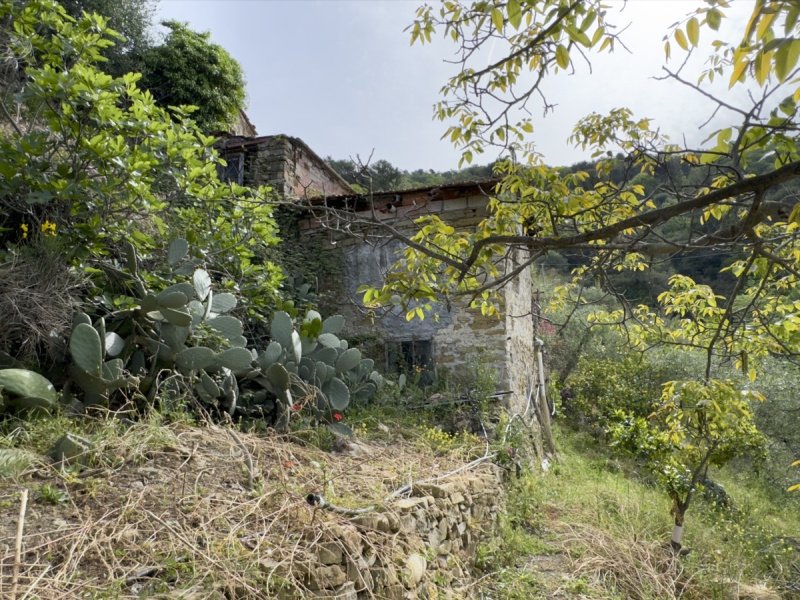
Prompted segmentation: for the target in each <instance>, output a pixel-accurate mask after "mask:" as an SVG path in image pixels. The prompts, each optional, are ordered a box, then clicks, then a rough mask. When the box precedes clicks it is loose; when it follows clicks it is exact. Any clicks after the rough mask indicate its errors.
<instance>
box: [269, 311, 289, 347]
mask: <svg viewBox="0 0 800 600" xmlns="http://www.w3.org/2000/svg"><path fill="white" fill-rule="evenodd" d="M269 331H270V337H271V338H272V339H273V340H275V341H276V342H278V343H279V344H280V345H281V346H283V347H284V348H286V349H287V350H292V349H293V347H294V342H293V340H292V332H293V331H294V323H292V318H291V317H290V316H289V314H288V313H286V312H284V311H282V310H280V311H277V312H276V313H275V314H274V315H272V323H270V330H269Z"/></svg>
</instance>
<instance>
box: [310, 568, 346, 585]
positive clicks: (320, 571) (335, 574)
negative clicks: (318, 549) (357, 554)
mask: <svg viewBox="0 0 800 600" xmlns="http://www.w3.org/2000/svg"><path fill="white" fill-rule="evenodd" d="M306 580H307V585H308V587H309V589H311V590H314V591H316V590H330V589H335V588H338V587H339V586H341V585H344V583H345V582H346V581H347V574H346V573H345V572H344V569H343V568H342V567H340V566H338V565H330V566H326V567H316V568H312V569H310V570H309V572H308V575H307V576H306Z"/></svg>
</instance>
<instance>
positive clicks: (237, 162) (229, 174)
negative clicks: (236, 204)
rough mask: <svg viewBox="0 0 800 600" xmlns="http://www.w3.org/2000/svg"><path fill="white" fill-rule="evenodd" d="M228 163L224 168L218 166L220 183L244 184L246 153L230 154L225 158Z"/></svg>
mask: <svg viewBox="0 0 800 600" xmlns="http://www.w3.org/2000/svg"><path fill="white" fill-rule="evenodd" d="M222 158H224V159H225V162H226V163H227V164H226V165H225V166H224V167H223V166H222V165H217V174H218V175H219V178H220V181H224V182H226V183H238V184H239V185H242V184H244V153H242V152H239V153H237V154H228V155H227V156H223V157H222Z"/></svg>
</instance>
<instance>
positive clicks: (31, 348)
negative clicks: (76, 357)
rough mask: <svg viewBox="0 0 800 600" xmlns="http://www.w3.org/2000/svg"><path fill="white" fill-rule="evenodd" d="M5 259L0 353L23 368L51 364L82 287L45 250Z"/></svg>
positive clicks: (0, 270) (0, 274)
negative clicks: (6, 354)
mask: <svg viewBox="0 0 800 600" xmlns="http://www.w3.org/2000/svg"><path fill="white" fill-rule="evenodd" d="M9 256H10V257H11V258H10V261H9V262H6V263H4V264H0V315H3V325H2V327H0V351H2V352H6V353H8V354H10V355H11V356H13V357H14V358H16V359H17V360H20V361H23V362H25V363H29V364H36V363H37V362H38V361H39V360H47V361H50V362H51V363H52V362H56V361H58V360H59V359H60V358H61V357H62V354H63V352H64V347H65V346H64V341H63V340H64V335H65V334H66V333H67V332H68V330H69V328H70V326H71V323H72V314H73V312H74V311H75V310H76V308H77V306H78V302H77V298H79V297H80V292H81V291H82V290H83V287H84V283H83V281H82V279H81V278H80V277H79V276H78V275H77V274H76V273H75V272H74V271H71V270H70V269H69V268H68V267H67V265H65V264H64V262H63V260H62V259H61V258H60V257H59V254H58V253H57V252H52V251H49V250H48V249H47V248H46V247H38V248H35V249H29V251H27V252H25V253H24V254H18V255H14V254H10V255H9Z"/></svg>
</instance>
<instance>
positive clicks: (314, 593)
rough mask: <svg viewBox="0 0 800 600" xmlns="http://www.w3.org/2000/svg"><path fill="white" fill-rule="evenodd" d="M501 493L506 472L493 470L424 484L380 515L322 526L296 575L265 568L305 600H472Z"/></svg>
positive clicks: (279, 566) (489, 467) (293, 594)
mask: <svg viewBox="0 0 800 600" xmlns="http://www.w3.org/2000/svg"><path fill="white" fill-rule="evenodd" d="M499 490H502V485H501V481H500V476H499V474H498V470H497V468H496V467H494V466H492V465H488V464H487V465H486V467H482V468H481V469H479V470H477V471H473V472H471V473H467V474H464V475H461V476H458V477H453V478H451V479H448V480H446V482H444V483H440V484H417V485H414V486H413V490H412V492H411V494H410V496H409V497H408V498H403V499H399V500H395V501H394V502H392V503H390V504H388V505H387V506H386V507H384V508H382V509H381V510H380V511H376V512H372V513H366V514H363V515H358V516H355V517H351V518H345V517H342V518H337V520H336V521H333V522H324V521H323V522H320V524H319V527H318V528H317V529H316V530H315V531H314V532H313V536H314V538H313V540H305V542H299V543H298V548H299V549H302V552H298V557H300V556H303V558H299V559H298V560H296V561H295V562H294V564H293V565H292V567H291V571H287V568H286V565H285V564H283V563H277V562H276V563H274V565H270V564H269V563H265V564H264V565H263V566H264V568H265V569H266V570H269V568H270V567H271V568H273V569H274V570H275V575H276V576H280V577H283V578H287V579H293V580H295V581H298V580H299V582H300V584H301V585H302V587H303V588H305V589H304V593H303V597H304V598H328V599H334V598H336V599H338V600H360V599H362V598H382V599H387V600H395V599H396V600H406V599H416V598H451V599H456V598H469V597H470V592H469V583H470V582H471V581H472V580H471V578H470V570H471V569H472V567H473V566H474V562H475V554H476V549H477V546H478V544H479V542H481V541H483V540H485V539H486V538H488V537H489V536H491V535H492V534H493V532H494V531H495V526H496V522H497V516H498V514H499V513H500V512H501V511H502V507H503V493H502V492H501V491H499ZM309 542H310V543H309ZM297 592H298V590H296V589H294V590H292V591H291V592H288V591H287V593H286V594H285V595H284V596H282V597H285V598H295V597H297V595H296V594H297Z"/></svg>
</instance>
